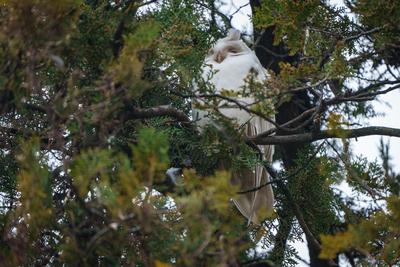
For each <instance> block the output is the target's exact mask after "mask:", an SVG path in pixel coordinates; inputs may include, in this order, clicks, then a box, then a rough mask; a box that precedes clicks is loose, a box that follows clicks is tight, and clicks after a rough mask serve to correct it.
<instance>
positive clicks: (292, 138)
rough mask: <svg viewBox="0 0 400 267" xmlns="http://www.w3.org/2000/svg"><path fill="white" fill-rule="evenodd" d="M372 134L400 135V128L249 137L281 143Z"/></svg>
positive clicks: (254, 139) (270, 142)
mask: <svg viewBox="0 0 400 267" xmlns="http://www.w3.org/2000/svg"><path fill="white" fill-rule="evenodd" d="M370 135H383V136H394V137H400V129H397V128H390V127H379V126H370V127H363V128H358V129H336V130H334V131H332V130H324V131H320V132H311V133H303V134H291V135H275V136H267V137H262V138H260V137H249V138H248V139H249V141H251V142H254V143H255V144H257V145H279V144H289V143H297V142H314V141H317V140H323V139H328V138H346V139H349V138H357V137H362V136H370Z"/></svg>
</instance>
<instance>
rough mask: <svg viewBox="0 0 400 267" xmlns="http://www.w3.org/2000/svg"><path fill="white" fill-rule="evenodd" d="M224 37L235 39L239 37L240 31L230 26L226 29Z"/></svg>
mask: <svg viewBox="0 0 400 267" xmlns="http://www.w3.org/2000/svg"><path fill="white" fill-rule="evenodd" d="M226 39H228V40H229V41H237V40H239V39H240V31H239V30H237V29H234V28H230V29H229V31H228V34H227V36H226Z"/></svg>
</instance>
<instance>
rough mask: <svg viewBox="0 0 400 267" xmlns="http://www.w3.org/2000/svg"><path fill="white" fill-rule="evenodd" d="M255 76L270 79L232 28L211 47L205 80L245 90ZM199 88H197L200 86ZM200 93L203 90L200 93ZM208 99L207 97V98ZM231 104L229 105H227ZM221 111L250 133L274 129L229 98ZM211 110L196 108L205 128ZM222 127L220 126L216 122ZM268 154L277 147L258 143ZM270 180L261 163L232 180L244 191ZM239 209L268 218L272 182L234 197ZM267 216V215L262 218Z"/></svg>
mask: <svg viewBox="0 0 400 267" xmlns="http://www.w3.org/2000/svg"><path fill="white" fill-rule="evenodd" d="M249 74H251V75H255V77H254V78H255V80H256V81H258V82H260V83H263V82H264V81H265V80H266V79H267V74H266V70H265V69H264V68H263V67H262V65H261V63H260V61H259V60H258V58H257V56H256V55H255V53H254V52H253V51H252V50H251V49H250V48H249V47H248V46H247V45H246V44H245V43H244V42H243V41H242V40H240V32H239V31H238V30H236V29H231V30H230V31H229V33H228V35H227V37H225V38H222V39H219V40H218V41H217V42H216V43H215V45H214V46H213V47H212V48H211V49H210V50H209V53H208V55H207V56H206V58H205V61H204V65H203V68H202V77H203V79H204V80H205V81H207V80H208V82H209V83H210V84H211V85H213V86H214V87H215V93H216V94H218V93H221V92H223V91H225V90H232V91H235V92H242V91H243V86H245V85H246V82H245V80H246V78H247V77H248V76H249ZM196 90H197V89H196ZM196 93H199V92H196ZM234 99H235V100H236V101H239V102H240V103H241V104H243V105H247V107H248V108H251V104H253V103H254V99H253V98H252V97H240V96H235V97H234ZM203 100H204V101H205V99H203ZM196 101H197V102H198V104H199V103H200V104H201V103H203V102H202V99H201V98H200V99H198V98H197V99H196V100H194V102H195V103H194V104H196ZM226 104H229V105H230V106H229V107H226ZM218 111H219V112H220V113H221V114H222V115H224V116H226V117H228V118H230V119H233V120H234V122H236V123H237V124H238V126H240V127H242V126H244V127H246V131H245V132H246V134H247V135H248V136H252V135H256V134H258V133H261V132H264V131H267V130H269V129H270V128H272V126H273V125H272V124H271V123H269V122H267V121H266V120H264V119H262V118H260V117H258V116H255V115H253V114H251V113H249V112H247V111H245V110H243V109H240V108H239V107H237V105H236V107H235V106H234V107H232V103H227V102H226V101H223V102H220V104H219V107H218ZM208 115H209V112H208V111H207V110H198V109H193V118H194V120H196V124H197V125H198V126H199V128H200V129H201V128H202V127H204V126H205V125H206V124H209V123H213V124H214V125H215V124H216V123H215V122H213V121H212V119H210V118H209V116H208ZM216 126H217V127H218V125H216ZM258 147H259V149H260V150H261V152H262V153H263V155H264V159H265V160H268V161H272V156H273V153H274V148H273V146H258ZM268 181H269V175H268V173H267V171H266V170H265V168H264V167H263V166H261V165H258V166H256V167H255V169H254V170H243V171H239V172H237V173H234V174H233V177H232V183H233V184H235V185H239V187H240V189H241V191H245V190H249V189H252V188H255V187H258V186H260V185H262V184H264V183H266V182H268ZM233 202H234V203H235V205H236V207H237V208H238V209H239V211H240V212H241V213H242V214H243V215H244V216H245V217H246V218H247V219H248V220H249V223H250V222H253V223H255V224H258V223H259V220H260V219H264V218H265V216H266V215H267V214H271V213H272V211H273V204H274V194H273V191H272V187H271V185H267V186H264V187H262V188H261V189H259V190H257V191H255V192H250V193H246V194H241V195H238V196H237V197H235V199H233ZM262 217H264V218H262Z"/></svg>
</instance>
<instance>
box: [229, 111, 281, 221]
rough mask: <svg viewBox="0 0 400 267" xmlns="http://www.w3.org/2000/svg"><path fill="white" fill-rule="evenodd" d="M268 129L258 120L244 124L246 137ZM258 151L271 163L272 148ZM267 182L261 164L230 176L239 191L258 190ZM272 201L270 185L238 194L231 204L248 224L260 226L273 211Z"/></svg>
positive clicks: (272, 195)
mask: <svg viewBox="0 0 400 267" xmlns="http://www.w3.org/2000/svg"><path fill="white" fill-rule="evenodd" d="M270 127H271V125H270V124H269V123H268V122H266V121H264V120H262V119H260V118H253V119H251V120H250V121H249V122H248V123H246V131H247V135H248V136H254V135H257V134H258V133H259V132H262V131H265V130H268V129H269V128H270ZM259 149H260V150H261V152H262V154H263V159H264V160H266V161H268V162H271V161H272V156H273V153H274V147H273V146H259ZM269 181H270V178H269V174H268V172H267V170H266V168H265V167H264V166H263V165H261V164H257V165H256V166H255V167H254V168H253V169H249V168H248V169H242V170H239V171H237V172H235V173H234V174H233V176H232V183H233V184H234V185H239V188H240V191H248V190H252V189H256V188H259V187H260V186H261V185H264V184H266V183H268V182H269ZM274 201H275V199H274V192H273V191H272V186H271V184H268V185H265V186H262V187H261V188H259V189H257V190H253V191H251V192H248V193H244V194H240V195H238V196H237V197H236V198H235V199H233V203H234V204H235V206H236V207H237V209H238V210H239V211H240V213H242V214H243V216H245V217H246V218H247V219H248V224H250V223H254V224H260V219H261V220H263V219H265V218H267V217H268V216H271V215H272V213H273V211H274Z"/></svg>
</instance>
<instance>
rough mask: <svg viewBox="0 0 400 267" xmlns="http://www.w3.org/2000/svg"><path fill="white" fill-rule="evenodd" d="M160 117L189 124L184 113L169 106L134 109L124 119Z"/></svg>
mask: <svg viewBox="0 0 400 267" xmlns="http://www.w3.org/2000/svg"><path fill="white" fill-rule="evenodd" d="M161 116H168V117H172V118H175V119H176V120H177V121H180V122H186V123H190V122H191V121H190V119H189V118H188V117H187V116H186V114H185V113H184V112H182V111H180V110H178V109H176V108H174V107H170V106H158V107H153V108H146V109H142V108H134V109H133V110H132V111H131V112H129V113H127V114H126V117H127V118H126V119H150V118H155V117H161Z"/></svg>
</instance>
